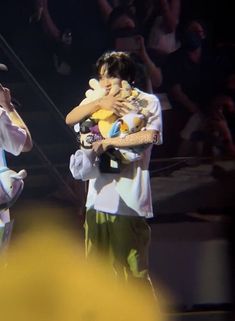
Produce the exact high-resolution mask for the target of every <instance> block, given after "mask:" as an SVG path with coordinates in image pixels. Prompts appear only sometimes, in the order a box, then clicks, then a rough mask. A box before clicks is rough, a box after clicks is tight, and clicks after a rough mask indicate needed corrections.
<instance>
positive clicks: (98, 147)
mask: <svg viewBox="0 0 235 321" xmlns="http://www.w3.org/2000/svg"><path fill="white" fill-rule="evenodd" d="M108 147H109V145H108V144H107V143H106V141H105V139H103V140H97V141H96V142H94V143H93V144H92V149H93V151H94V152H95V153H96V154H97V155H101V154H103V153H104V152H105V151H106V150H107V149H108Z"/></svg>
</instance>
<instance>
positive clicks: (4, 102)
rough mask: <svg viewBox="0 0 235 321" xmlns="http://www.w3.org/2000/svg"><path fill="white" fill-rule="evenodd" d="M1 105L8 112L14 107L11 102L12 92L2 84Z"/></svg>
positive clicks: (0, 88) (0, 87) (0, 91)
mask: <svg viewBox="0 0 235 321" xmlns="http://www.w3.org/2000/svg"><path fill="white" fill-rule="evenodd" d="M0 106H1V107H2V108H3V109H5V110H6V111H7V112H9V111H11V110H12V108H14V106H13V104H12V102H11V92H10V89H8V88H6V87H3V86H2V85H1V84H0Z"/></svg>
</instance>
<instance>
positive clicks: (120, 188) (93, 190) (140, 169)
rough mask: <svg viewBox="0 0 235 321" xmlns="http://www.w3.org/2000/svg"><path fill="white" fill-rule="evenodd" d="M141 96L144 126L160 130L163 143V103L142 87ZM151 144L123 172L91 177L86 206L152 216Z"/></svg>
mask: <svg viewBox="0 0 235 321" xmlns="http://www.w3.org/2000/svg"><path fill="white" fill-rule="evenodd" d="M138 99H140V100H142V101H143V102H144V104H145V107H144V109H145V110H146V111H147V112H148V115H149V117H148V120H147V124H146V127H145V128H144V129H143V130H156V131H158V132H159V139H158V142H157V144H161V143H162V117H161V106H160V103H159V100H158V98H157V97H156V96H155V95H152V94H147V93H144V92H142V91H139V95H138ZM151 149H152V146H149V147H148V148H147V149H145V150H144V151H143V154H142V157H141V159H140V160H138V161H135V162H131V163H129V164H127V165H125V166H124V167H123V169H122V170H121V173H117V174H106V173H105V174H104V173H100V175H99V176H98V177H97V178H95V179H91V180H90V181H89V188H88V195H87V202H86V207H87V208H88V209H90V208H93V209H96V210H98V211H102V212H106V213H110V214H115V215H131V216H142V217H146V218H150V217H152V216H153V210H152V198H151V188H150V178H149V171H148V166H149V161H150V156H151Z"/></svg>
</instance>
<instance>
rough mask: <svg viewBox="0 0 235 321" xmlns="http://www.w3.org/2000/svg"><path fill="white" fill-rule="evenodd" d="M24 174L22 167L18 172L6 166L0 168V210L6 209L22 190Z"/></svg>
mask: <svg viewBox="0 0 235 321" xmlns="http://www.w3.org/2000/svg"><path fill="white" fill-rule="evenodd" d="M26 176H27V172H26V170H24V169H22V170H21V171H19V172H18V173H17V172H15V171H14V170H11V169H9V168H8V167H2V168H1V169H0V210H6V209H8V208H10V207H11V206H12V205H13V204H14V203H15V201H16V200H17V198H18V197H19V195H20V194H21V192H22V190H23V187H24V181H23V179H24V178H25V177H26Z"/></svg>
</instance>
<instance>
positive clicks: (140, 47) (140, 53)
mask: <svg viewBox="0 0 235 321" xmlns="http://www.w3.org/2000/svg"><path fill="white" fill-rule="evenodd" d="M135 39H136V43H138V45H137V48H138V49H137V50H136V51H135V53H136V54H137V55H138V56H140V57H141V58H142V59H143V60H144V58H145V56H146V55H147V52H146V47H145V42H144V37H143V36H141V35H137V36H135Z"/></svg>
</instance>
